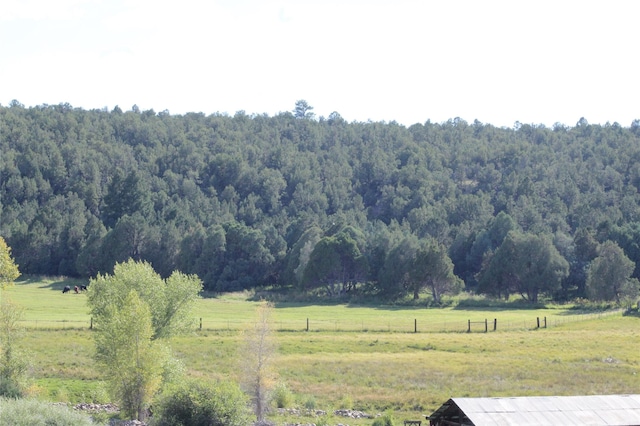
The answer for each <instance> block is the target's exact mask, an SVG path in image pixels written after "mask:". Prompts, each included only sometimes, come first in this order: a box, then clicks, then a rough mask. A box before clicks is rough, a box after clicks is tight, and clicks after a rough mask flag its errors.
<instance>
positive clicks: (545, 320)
mask: <svg viewBox="0 0 640 426" xmlns="http://www.w3.org/2000/svg"><path fill="white" fill-rule="evenodd" d="M544 328H547V317H544Z"/></svg>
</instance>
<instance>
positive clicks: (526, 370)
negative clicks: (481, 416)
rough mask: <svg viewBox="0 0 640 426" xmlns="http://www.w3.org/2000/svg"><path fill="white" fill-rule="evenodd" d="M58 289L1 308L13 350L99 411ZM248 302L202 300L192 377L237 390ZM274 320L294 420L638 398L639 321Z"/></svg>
mask: <svg viewBox="0 0 640 426" xmlns="http://www.w3.org/2000/svg"><path fill="white" fill-rule="evenodd" d="M65 284H70V285H71V286H72V288H73V285H75V284H74V283H73V282H70V281H68V280H64V279H30V280H24V281H19V282H18V283H17V284H16V285H15V286H14V287H11V288H8V289H7V290H5V291H3V292H2V297H10V298H11V300H12V301H13V302H14V303H16V304H18V305H19V306H21V307H22V308H23V310H24V311H23V320H24V321H23V323H22V324H23V325H24V326H25V328H26V331H25V333H24V334H23V336H22V339H21V341H20V343H21V345H22V346H23V347H24V348H25V349H26V350H28V351H29V352H30V354H31V358H32V361H33V371H32V376H33V379H34V383H35V386H34V389H35V390H36V391H38V392H39V395H40V396H41V397H42V398H44V399H50V400H54V401H68V402H88V400H98V401H100V400H102V402H105V401H104V398H105V394H104V391H103V387H102V386H101V385H100V378H101V377H100V371H99V370H98V368H97V367H96V365H95V363H94V361H93V359H92V355H93V342H92V340H91V333H92V332H91V330H90V329H89V327H90V324H91V319H90V316H89V314H88V312H87V311H88V309H87V306H86V303H85V296H84V295H83V294H82V293H80V294H75V293H74V292H73V290H72V293H71V294H69V293H68V294H62V287H63V286H64V285H65ZM78 285H79V284H78ZM247 296H248V295H242V294H235V295H230V296H224V297H219V298H210V299H201V300H199V301H198V304H197V307H196V310H195V312H194V331H193V333H192V334H190V335H187V336H182V337H179V338H176V339H174V340H173V341H172V346H173V349H174V352H175V354H176V356H177V357H179V358H180V359H182V360H183V362H184V363H185V365H186V367H187V370H188V373H189V374H190V375H192V376H198V377H204V378H209V379H211V380H219V379H220V380H222V379H231V380H237V379H238V370H239V368H238V359H240V358H241V357H242V353H240V352H239V347H240V344H241V343H242V342H243V337H242V330H243V329H244V328H245V327H246V326H247V325H249V324H251V323H252V321H253V320H254V309H255V305H256V302H251V301H248V300H247ZM545 318H546V325H547V327H546V328H545V327H544V325H545ZM485 319H487V329H488V331H487V332H485V323H484V321H485ZM494 319H495V320H497V329H496V331H494V330H493V324H494V322H493V321H494ZM274 320H275V326H276V329H277V330H278V331H277V332H276V333H275V339H276V340H277V343H278V351H277V354H276V356H275V367H276V370H277V373H278V376H279V378H278V381H279V383H281V384H284V385H286V387H287V388H288V389H289V390H290V391H291V394H292V397H293V403H292V405H293V406H296V407H299V408H302V409H307V408H315V409H322V410H327V411H330V412H331V411H332V410H334V409H339V408H351V409H357V410H362V411H365V412H367V413H370V414H375V413H380V412H384V411H387V410H389V411H391V412H393V415H394V417H395V418H396V419H398V420H403V419H420V418H421V419H422V420H424V415H425V414H429V413H431V412H432V411H433V410H435V409H436V408H438V407H439V406H440V405H441V404H442V403H444V402H445V401H446V400H447V399H448V398H450V397H452V396H458V397H461V396H472V397H474V396H477V397H480V396H525V395H589V394H617V393H640V376H639V372H640V351H638V345H639V343H638V342H639V337H640V319H639V318H637V317H634V316H623V315H622V314H621V313H620V312H611V313H590V314H585V313H583V312H579V311H576V310H572V309H568V308H561V307H553V308H548V309H531V310H528V309H507V308H491V309H489V308H473V309H472V308H465V309H463V308H440V309H436V308H430V309H426V308H424V307H422V308H419V307H404V308H403V307H398V306H388V307H384V306H382V307H370V306H352V305H344V304H341V305H304V304H279V305H276V309H275V310H274ZM469 321H472V324H471V332H467V331H468V327H469ZM538 323H540V328H538ZM200 324H202V325H200ZM307 328H308V331H307ZM273 418H274V419H275V420H276V421H278V422H281V421H284V419H285V418H286V419H287V420H288V421H299V422H301V423H306V422H314V423H322V422H323V421H324V422H326V423H327V424H337V423H339V422H341V423H345V424H347V423H348V424H350V425H365V424H371V422H372V421H371V420H351V419H349V420H348V421H346V420H344V419H342V420H339V419H335V418H332V416H331V415H328V416H327V417H326V418H325V419H311V418H306V417H305V416H304V415H303V416H302V417H301V418H296V419H293V418H291V416H284V415H277V414H275V413H274V415H273Z"/></svg>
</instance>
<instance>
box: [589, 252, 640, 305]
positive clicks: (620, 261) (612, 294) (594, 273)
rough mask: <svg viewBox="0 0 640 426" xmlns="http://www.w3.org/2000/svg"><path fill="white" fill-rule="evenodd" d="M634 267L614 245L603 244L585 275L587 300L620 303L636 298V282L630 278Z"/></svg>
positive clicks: (637, 288) (637, 290)
mask: <svg viewBox="0 0 640 426" xmlns="http://www.w3.org/2000/svg"><path fill="white" fill-rule="evenodd" d="M634 267H635V265H634V263H633V261H631V259H629V258H628V257H627V256H626V255H625V254H624V251H623V250H622V249H621V248H620V247H619V246H618V245H617V244H616V243H614V242H613V241H606V242H605V243H603V244H602V246H601V247H600V254H599V255H598V257H596V258H595V259H594V260H593V262H592V263H591V266H590V268H589V273H588V275H587V294H588V295H589V298H590V299H592V300H597V301H615V302H616V303H620V302H622V301H623V300H631V299H633V298H636V297H638V294H639V291H640V288H639V287H638V285H639V283H638V280H637V279H632V278H631V275H632V273H633V269H634Z"/></svg>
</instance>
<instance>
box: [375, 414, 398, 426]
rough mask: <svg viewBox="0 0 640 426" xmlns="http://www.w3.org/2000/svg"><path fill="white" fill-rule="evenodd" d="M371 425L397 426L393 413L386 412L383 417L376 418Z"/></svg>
mask: <svg viewBox="0 0 640 426" xmlns="http://www.w3.org/2000/svg"><path fill="white" fill-rule="evenodd" d="M371 426H395V423H394V420H393V416H392V415H391V413H384V415H383V416H382V417H378V418H377V419H375V420H374V421H373V424H372V425H371Z"/></svg>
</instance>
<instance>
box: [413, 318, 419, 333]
mask: <svg viewBox="0 0 640 426" xmlns="http://www.w3.org/2000/svg"><path fill="white" fill-rule="evenodd" d="M413 332H414V333H417V332H418V318H415V319H414V320H413Z"/></svg>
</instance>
